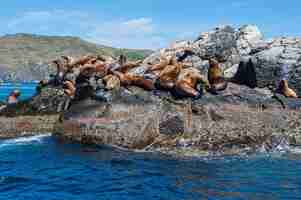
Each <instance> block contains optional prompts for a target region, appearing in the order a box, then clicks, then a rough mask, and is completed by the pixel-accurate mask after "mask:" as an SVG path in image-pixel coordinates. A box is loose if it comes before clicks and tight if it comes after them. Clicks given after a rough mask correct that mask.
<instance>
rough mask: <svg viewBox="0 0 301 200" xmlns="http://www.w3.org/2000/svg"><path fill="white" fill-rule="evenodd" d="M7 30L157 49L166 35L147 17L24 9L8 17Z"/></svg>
mask: <svg viewBox="0 0 301 200" xmlns="http://www.w3.org/2000/svg"><path fill="white" fill-rule="evenodd" d="M5 30H8V31H6V32H7V33H18V32H24V33H35V34H47V35H73V36H80V37H82V38H83V39H86V40H89V41H91V42H97V43H99V44H103V45H109V46H114V47H120V48H152V49H155V48H160V47H163V46H165V45H167V43H168V42H167V40H168V39H167V37H166V36H164V35H163V34H161V33H160V32H159V30H160V29H159V28H158V27H157V25H156V24H155V23H154V22H153V20H152V19H151V18H148V17H140V18H133V19H127V20H114V21H101V20H99V19H97V17H95V16H93V15H91V14H90V13H85V12H79V11H67V10H52V11H32V12H26V13H23V14H21V15H19V16H16V17H14V18H13V19H10V20H8V22H7V28H6V29H5Z"/></svg>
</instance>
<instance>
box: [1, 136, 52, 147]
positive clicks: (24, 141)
mask: <svg viewBox="0 0 301 200" xmlns="http://www.w3.org/2000/svg"><path fill="white" fill-rule="evenodd" d="M50 136H51V134H50V133H49V134H42V135H35V136H30V137H21V138H15V139H8V140H3V141H0V148H2V147H7V146H13V145H27V144H30V143H42V142H43V140H44V139H45V138H47V137H50Z"/></svg>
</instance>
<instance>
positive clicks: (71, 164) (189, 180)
mask: <svg viewBox="0 0 301 200" xmlns="http://www.w3.org/2000/svg"><path fill="white" fill-rule="evenodd" d="M0 90H1V87H0ZM2 199H3V200H23V199H24V200H69V199H70V200H90V199H91V200H97V199H113V200H120V199H144V200H147V199H162V200H163V199H166V200H177V199H212V200H213V199H214V200H215V199H218V200H240V199H251V200H261V199H264V200H278V199H279V200H280V199H281V200H282V199H284V200H286V199H288V200H289V199H292V200H293V199H296V200H297V199H301V152H298V151H297V150H295V151H293V152H290V153H289V152H276V153H273V154H264V153H263V154H260V155H252V156H242V157H234V156H233V157H205V158H204V157H203V158H193V159H176V158H172V157H170V156H166V155H160V154H157V153H141V152H139V153H138V152H127V151H121V150H118V149H112V148H109V147H103V146H81V145H79V144H72V143H68V144H66V143H62V142H60V141H57V140H55V139H54V138H53V137H51V136H50V134H46V135H45V134H44V135H40V136H34V137H27V138H18V139H10V140H2V141H1V140H0V200H2Z"/></svg>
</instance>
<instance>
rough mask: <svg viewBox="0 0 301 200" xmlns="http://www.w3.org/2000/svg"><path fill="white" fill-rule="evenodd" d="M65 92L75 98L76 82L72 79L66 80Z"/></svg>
mask: <svg viewBox="0 0 301 200" xmlns="http://www.w3.org/2000/svg"><path fill="white" fill-rule="evenodd" d="M64 92H65V94H66V95H68V96H69V97H71V98H73V97H74V96H75V92H76V87H75V84H74V83H72V82H71V81H65V82H64Z"/></svg>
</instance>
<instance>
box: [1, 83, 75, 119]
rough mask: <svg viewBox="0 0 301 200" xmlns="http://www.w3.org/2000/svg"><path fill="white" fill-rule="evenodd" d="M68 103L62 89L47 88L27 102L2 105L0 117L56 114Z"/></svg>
mask: <svg viewBox="0 0 301 200" xmlns="http://www.w3.org/2000/svg"><path fill="white" fill-rule="evenodd" d="M70 101H71V99H70V97H68V96H67V95H66V94H65V93H64V90H63V89H62V88H55V87H47V88H44V89H43V90H42V91H41V92H40V93H39V94H37V95H35V96H34V97H32V98H31V99H29V100H25V101H20V102H19V103H17V104H9V105H3V106H2V108H1V109H0V117H1V116H3V117H16V116H24V115H31V116H34V115H48V114H50V115H51V114H58V113H61V112H63V111H65V110H67V109H68V108H69V106H70Z"/></svg>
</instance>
